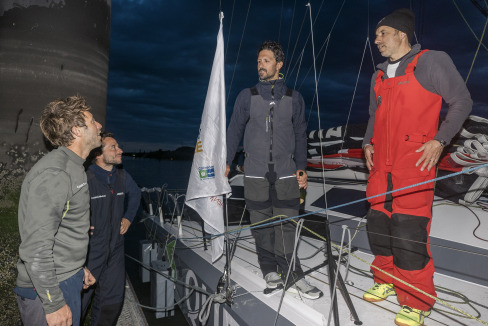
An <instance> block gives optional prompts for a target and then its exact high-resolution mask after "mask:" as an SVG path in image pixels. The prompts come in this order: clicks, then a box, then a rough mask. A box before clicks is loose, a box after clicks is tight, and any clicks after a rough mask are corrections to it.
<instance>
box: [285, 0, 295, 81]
mask: <svg viewBox="0 0 488 326" xmlns="http://www.w3.org/2000/svg"><path fill="white" fill-rule="evenodd" d="M296 6H297V0H295V2H294V3H293V11H292V15H291V24H290V34H289V35H288V42H287V44H286V53H287V54H288V53H289V52H288V50H290V40H291V32H292V31H293V21H294V20H295V8H296ZM290 62H291V61H290ZM286 72H288V70H287V71H286ZM287 75H288V74H287Z"/></svg>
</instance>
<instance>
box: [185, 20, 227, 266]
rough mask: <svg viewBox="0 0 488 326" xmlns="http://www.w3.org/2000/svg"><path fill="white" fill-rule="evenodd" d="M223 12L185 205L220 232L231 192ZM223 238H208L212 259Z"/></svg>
mask: <svg viewBox="0 0 488 326" xmlns="http://www.w3.org/2000/svg"><path fill="white" fill-rule="evenodd" d="M222 18H223V13H220V29H219V34H218V36H217V49H216V51H215V57H214V61H213V66H212V73H211V74H210V82H209V84H208V90H207V97H206V99H205V105H204V108H203V114H202V121H201V123H200V134H199V136H198V139H197V144H196V146H195V156H194V158H193V165H192V167H191V173H190V180H189V182H188V190H187V192H186V205H188V206H190V207H191V208H193V209H194V210H195V211H196V212H197V213H198V214H199V215H200V217H201V218H202V219H203V221H204V225H205V231H206V232H207V233H210V234H222V233H224V232H225V227H224V202H223V196H222V195H223V194H228V193H230V192H231V189H230V185H229V182H228V181H227V178H226V177H225V176H224V173H225V168H226V158H227V150H226V148H227V147H226V139H225V137H226V136H225V79H224V38H223V32H222ZM223 248H224V237H223V236H220V237H216V238H214V239H213V240H212V261H213V262H215V261H216V260H217V259H219V258H220V257H221V256H222V253H223Z"/></svg>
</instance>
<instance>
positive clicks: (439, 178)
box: [214, 163, 488, 236]
mask: <svg viewBox="0 0 488 326" xmlns="http://www.w3.org/2000/svg"><path fill="white" fill-rule="evenodd" d="M484 167H488V163H486V164H482V165H478V166H475V167H471V168H469V169H466V170H463V171H459V172H454V173H451V174H446V175H444V176H442V177H437V178H434V179H430V180H427V181H422V182H419V183H416V184H412V185H410V186H406V187H402V188H398V189H395V190H391V191H387V192H384V193H381V194H378V195H374V196H370V197H366V198H361V199H356V200H353V201H350V202H347V203H343V204H339V205H335V206H332V207H326V208H325V209H319V210H316V211H310V212H308V213H304V214H301V215H297V216H291V217H288V218H286V219H284V220H283V221H284V222H286V221H289V220H293V219H297V218H301V217H304V216H309V215H313V214H315V213H323V212H326V214H327V216H328V211H329V210H333V209H338V208H341V207H345V206H350V205H352V204H356V203H360V202H364V201H367V200H369V199H372V198H377V197H381V196H385V195H389V194H392V193H395V192H398V191H403V190H407V189H411V188H414V187H418V186H421V185H425V184H428V183H432V182H436V181H439V180H444V179H447V178H452V177H454V176H457V175H460V174H465V173H468V174H469V172H474V171H476V170H478V169H481V168H484ZM324 180H325V178H324ZM326 205H327V202H326ZM274 218H276V216H275V217H274ZM265 221H267V220H265ZM278 222H279V221H275V222H268V223H259V226H260V227H264V226H269V225H273V224H276V223H278ZM255 224H257V223H255ZM253 225H254V224H251V225H250V226H248V227H245V228H242V229H234V230H231V231H228V232H229V233H235V232H238V231H239V230H244V229H251V228H252V226H253ZM221 235H223V234H222V233H221V234H215V235H214V236H221Z"/></svg>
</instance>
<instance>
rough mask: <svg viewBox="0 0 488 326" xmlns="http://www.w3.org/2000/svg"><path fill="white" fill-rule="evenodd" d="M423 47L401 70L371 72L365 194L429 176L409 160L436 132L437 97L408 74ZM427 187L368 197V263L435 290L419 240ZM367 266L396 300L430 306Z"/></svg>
mask: <svg viewBox="0 0 488 326" xmlns="http://www.w3.org/2000/svg"><path fill="white" fill-rule="evenodd" d="M425 51H427V50H424V51H422V52H420V53H419V54H418V55H416V56H415V58H414V59H413V60H412V62H411V63H410V64H409V65H408V66H407V68H406V69H405V75H403V76H399V77H394V78H388V79H385V80H382V77H383V75H384V73H383V71H380V72H379V73H378V76H377V78H376V81H375V86H374V91H375V95H376V101H377V104H378V108H377V110H376V114H375V124H374V132H373V138H372V139H371V144H372V145H373V148H374V155H373V164H374V166H373V169H372V170H371V171H370V176H369V180H368V186H367V191H366V193H367V196H368V197H370V196H374V195H378V194H381V193H385V192H386V191H389V190H395V189H399V188H403V187H407V186H410V185H413V184H417V183H419V182H422V181H426V180H430V179H433V178H434V177H435V169H431V170H430V171H428V170H427V169H425V170H424V171H420V166H419V167H416V166H415V163H416V162H417V161H418V159H419V158H420V156H421V155H422V152H420V153H417V152H416V150H417V149H418V148H419V147H420V146H421V145H422V144H423V143H425V142H427V141H429V140H431V139H433V138H434V136H435V134H436V133H437V130H438V123H439V113H440V109H441V105H442V97H441V96H440V95H437V94H434V93H431V92H429V91H427V90H425V89H424V88H423V87H422V86H421V85H420V84H419V82H418V81H417V79H416V78H415V76H414V70H415V67H416V65H417V61H418V59H419V57H420V56H421V55H422V54H423V53H424V52H425ZM433 188H434V183H428V184H425V185H421V186H417V187H414V188H410V189H406V190H403V191H400V192H394V193H393V194H390V195H387V196H380V197H376V198H373V199H370V203H371V210H370V211H369V213H368V237H369V241H370V245H371V249H372V251H373V253H374V254H375V256H376V257H375V259H374V261H373V265H375V266H377V267H379V268H380V269H382V270H384V271H386V272H388V273H390V274H392V275H394V276H396V277H398V278H399V279H401V280H404V281H405V282H407V283H409V284H412V285H414V286H415V287H417V288H419V289H421V290H423V291H425V292H427V293H429V294H432V295H433V296H435V295H436V293H435V289H434V282H433V274H434V264H433V261H432V256H431V254H430V247H429V245H426V244H425V243H428V241H429V240H428V236H429V231H430V222H431V218H432V201H433V197H434V189H433ZM381 234H386V235H388V236H382V235H381ZM405 239H408V240H413V241H408V240H405ZM372 271H373V275H374V278H375V282H377V283H393V284H394V286H395V290H396V293H397V296H398V301H399V302H400V304H401V305H407V306H409V307H412V308H415V309H420V310H424V311H426V310H428V309H430V308H431V307H432V306H433V304H434V302H435V300H433V299H431V298H429V297H427V296H425V295H423V294H421V293H420V292H418V291H416V290H413V289H412V288H410V287H408V286H406V285H403V284H402V283H400V282H398V281H396V280H394V279H392V278H391V277H389V276H387V275H385V274H384V273H381V272H379V271H377V270H376V269H372Z"/></svg>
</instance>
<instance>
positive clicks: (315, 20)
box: [287, 0, 325, 90]
mask: <svg viewBox="0 0 488 326" xmlns="http://www.w3.org/2000/svg"><path fill="white" fill-rule="evenodd" d="M324 1H325V0H322V2H321V3H320V7H319V10H318V12H317V15H316V16H315V19H314V21H313V24H312V26H315V23H316V22H317V19H318V17H319V13H320V10H321V8H322V6H323V4H324ZM306 15H307V12H305V15H304V17H303V21H302V27H303V23H304V21H305V18H306ZM302 27H300V31H299V33H298V34H299V35H300V34H301V31H302ZM309 38H310V33H309V34H308V36H307V39H306V40H305V45H304V46H303V49H302V52H303V51H305V47H306V46H307V44H308V40H309ZM297 43H298V39H297ZM322 47H323V46H322ZM321 49H322V48H321ZM294 52H295V51H293V53H294ZM319 53H320V51H319ZM292 57H293V56H292ZM290 62H291V60H290ZM296 65H297V63H295V65H294V66H293V68H292V70H291V72H290V74H292V73H293V71H294V70H295V67H296ZM290 66H291V64H290ZM299 69H300V68H299ZM310 70H311V67H310V68H309V69H308V71H307V74H306V75H305V78H306V76H308V73H309V72H310ZM288 71H289V69H288V70H287V75H288ZM305 78H304V80H305ZM297 79H298V72H297ZM304 80H303V81H302V84H303V83H304ZM302 84H301V85H302ZM301 85H300V87H299V88H301ZM298 90H299V89H298Z"/></svg>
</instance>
